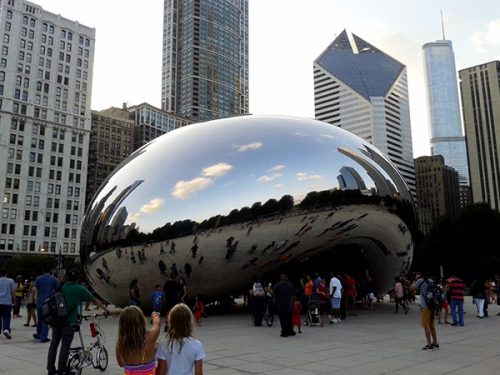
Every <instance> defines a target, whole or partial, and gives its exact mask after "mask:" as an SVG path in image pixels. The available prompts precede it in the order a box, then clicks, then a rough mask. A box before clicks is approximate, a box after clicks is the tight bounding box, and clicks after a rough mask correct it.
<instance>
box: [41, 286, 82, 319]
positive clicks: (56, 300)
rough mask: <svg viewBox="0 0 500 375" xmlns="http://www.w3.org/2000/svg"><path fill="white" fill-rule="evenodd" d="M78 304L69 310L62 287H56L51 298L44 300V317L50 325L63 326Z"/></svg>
mask: <svg viewBox="0 0 500 375" xmlns="http://www.w3.org/2000/svg"><path fill="white" fill-rule="evenodd" d="M77 306H78V305H75V306H73V308H72V309H70V310H69V311H68V309H67V304H66V299H65V298H64V295H63V294H62V291H61V288H59V289H56V290H55V291H53V292H52V295H51V296H50V297H49V298H47V299H46V300H45V301H43V304H42V319H43V321H44V322H45V323H47V324H48V325H50V326H63V325H64V324H65V323H66V319H67V318H68V316H69V315H70V314H71V313H72V312H73V311H75V309H76V307H77Z"/></svg>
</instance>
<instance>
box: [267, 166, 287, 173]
mask: <svg viewBox="0 0 500 375" xmlns="http://www.w3.org/2000/svg"><path fill="white" fill-rule="evenodd" d="M282 169H285V166H284V165H283V164H278V165H275V166H274V167H272V168H271V169H268V170H267V171H268V172H275V171H280V170H282Z"/></svg>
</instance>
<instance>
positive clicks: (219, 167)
mask: <svg viewBox="0 0 500 375" xmlns="http://www.w3.org/2000/svg"><path fill="white" fill-rule="evenodd" d="M231 169H233V166H232V165H229V164H227V163H218V164H214V165H211V166H210V167H206V168H203V171H201V174H202V176H205V177H219V176H224V175H225V174H226V173H227V172H229V171H230V170H231Z"/></svg>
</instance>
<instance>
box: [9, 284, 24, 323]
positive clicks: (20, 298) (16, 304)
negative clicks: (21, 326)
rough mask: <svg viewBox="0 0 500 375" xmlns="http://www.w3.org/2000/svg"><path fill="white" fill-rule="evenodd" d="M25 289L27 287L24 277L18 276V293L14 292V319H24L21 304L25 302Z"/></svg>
mask: <svg viewBox="0 0 500 375" xmlns="http://www.w3.org/2000/svg"><path fill="white" fill-rule="evenodd" d="M24 288H25V285H24V284H23V277H22V276H21V275H17V277H16V291H15V292H14V293H15V301H14V309H13V312H12V314H13V316H14V318H22V316H21V314H20V312H21V304H22V302H23V297H24Z"/></svg>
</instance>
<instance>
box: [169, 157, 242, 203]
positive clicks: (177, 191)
mask: <svg viewBox="0 0 500 375" xmlns="http://www.w3.org/2000/svg"><path fill="white" fill-rule="evenodd" d="M231 169H233V166H232V165H230V164H227V163H218V164H214V165H210V166H208V167H206V168H203V170H202V171H201V175H202V176H203V177H195V178H193V179H192V180H189V181H184V180H180V181H177V183H176V184H175V186H174V188H173V189H172V195H173V196H174V197H176V198H178V199H187V198H189V196H190V195H192V194H194V193H196V192H197V191H200V190H203V189H206V188H207V187H209V186H210V185H212V184H213V183H214V180H215V178H216V177H221V176H224V175H225V174H226V173H227V172H229V171H230V170H231Z"/></svg>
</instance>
